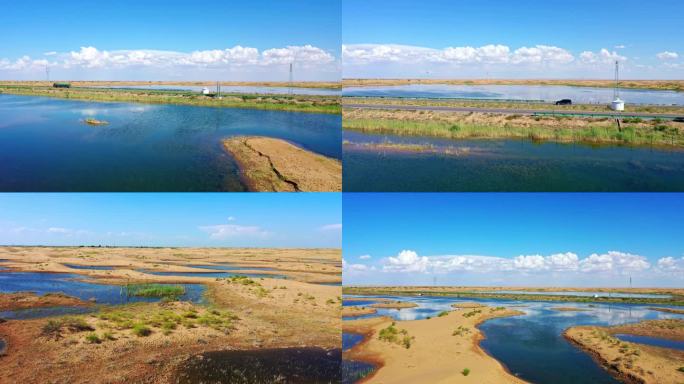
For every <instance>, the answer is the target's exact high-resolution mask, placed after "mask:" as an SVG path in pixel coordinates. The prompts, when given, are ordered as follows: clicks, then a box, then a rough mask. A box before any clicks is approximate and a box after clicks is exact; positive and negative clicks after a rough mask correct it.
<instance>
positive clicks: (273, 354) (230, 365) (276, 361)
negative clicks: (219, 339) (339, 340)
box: [176, 348, 341, 384]
mask: <svg viewBox="0 0 684 384" xmlns="http://www.w3.org/2000/svg"><path fill="white" fill-rule="evenodd" d="M340 361H341V352H340V350H339V349H333V350H326V349H322V348H278V349H260V350H251V351H240V350H231V351H215V352H207V353H204V354H201V355H198V356H195V357H192V358H190V359H189V360H188V361H187V362H186V363H185V364H184V365H183V366H181V368H180V369H179V370H178V371H177V372H176V382H177V383H179V384H199V383H235V384H259V383H264V384H267V383H269V384H270V383H292V384H309V383H312V384H313V383H337V382H339V380H340Z"/></svg>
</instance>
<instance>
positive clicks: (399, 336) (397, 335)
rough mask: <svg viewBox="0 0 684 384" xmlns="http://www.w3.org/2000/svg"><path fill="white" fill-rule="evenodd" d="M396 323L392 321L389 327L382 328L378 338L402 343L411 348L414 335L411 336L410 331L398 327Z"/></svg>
mask: <svg viewBox="0 0 684 384" xmlns="http://www.w3.org/2000/svg"><path fill="white" fill-rule="evenodd" d="M395 325H396V324H395V323H394V322H392V324H391V325H389V326H388V327H387V328H383V329H381V330H380V333H379V334H378V339H379V340H381V341H384V342H387V343H393V344H398V345H401V346H402V347H404V348H406V349H409V348H411V341H412V340H413V339H414V337H412V336H409V334H408V331H407V330H405V329H397V327H396V326H395Z"/></svg>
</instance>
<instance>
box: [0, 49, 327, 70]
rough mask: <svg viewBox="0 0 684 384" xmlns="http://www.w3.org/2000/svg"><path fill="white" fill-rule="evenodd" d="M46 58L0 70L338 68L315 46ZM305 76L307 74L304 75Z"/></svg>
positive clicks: (6, 62)
mask: <svg viewBox="0 0 684 384" xmlns="http://www.w3.org/2000/svg"><path fill="white" fill-rule="evenodd" d="M43 55H44V56H46V57H48V58H49V59H50V60H49V61H47V60H45V59H40V60H34V59H32V58H31V57H29V56H22V57H20V58H18V59H16V60H11V59H7V58H3V59H0V70H4V71H28V70H31V69H36V68H37V67H42V68H44V67H45V66H46V65H49V66H50V67H54V68H62V69H87V70H101V69H126V68H152V69H162V68H175V69H197V68H205V69H217V68H221V69H233V70H246V69H252V70H256V69H259V68H261V69H268V68H270V67H274V66H286V65H288V64H290V63H293V64H294V65H295V67H296V68H300V69H308V70H311V69H319V70H321V71H333V70H335V69H337V68H338V66H337V63H338V61H337V59H336V58H335V56H333V54H331V53H329V52H327V51H325V50H323V49H321V48H318V47H315V46H312V45H302V46H295V45H292V46H286V47H282V48H271V49H266V50H263V51H260V50H259V49H257V48H253V47H243V46H241V45H236V46H234V47H231V48H225V49H212V50H201V51H193V52H176V51H163V50H149V49H148V50H146V49H136V50H100V49H98V48H97V47H93V46H82V47H80V49H79V50H75V51H70V52H56V51H50V52H45V53H44V54H43ZM300 76H302V77H305V76H306V72H302V73H301V75H300Z"/></svg>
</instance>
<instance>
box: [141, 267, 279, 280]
mask: <svg viewBox="0 0 684 384" xmlns="http://www.w3.org/2000/svg"><path fill="white" fill-rule="evenodd" d="M138 271H139V272H143V273H147V274H150V275H158V276H185V277H215V278H229V277H234V276H247V277H252V278H255V279H259V278H269V279H287V276H285V275H270V274H267V273H243V272H239V273H232V272H165V271H148V270H144V269H139V270H138Z"/></svg>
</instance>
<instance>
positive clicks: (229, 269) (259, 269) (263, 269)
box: [184, 264, 273, 271]
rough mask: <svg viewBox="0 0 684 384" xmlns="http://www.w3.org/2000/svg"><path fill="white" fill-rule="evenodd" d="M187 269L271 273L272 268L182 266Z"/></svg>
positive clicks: (229, 265)
mask: <svg viewBox="0 0 684 384" xmlns="http://www.w3.org/2000/svg"><path fill="white" fill-rule="evenodd" d="M184 266H185V267H188V268H201V269H216V270H219V271H239V270H253V271H272V270H273V268H267V267H241V266H239V265H231V264H221V265H218V264H216V265H215V264H204V265H184Z"/></svg>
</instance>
